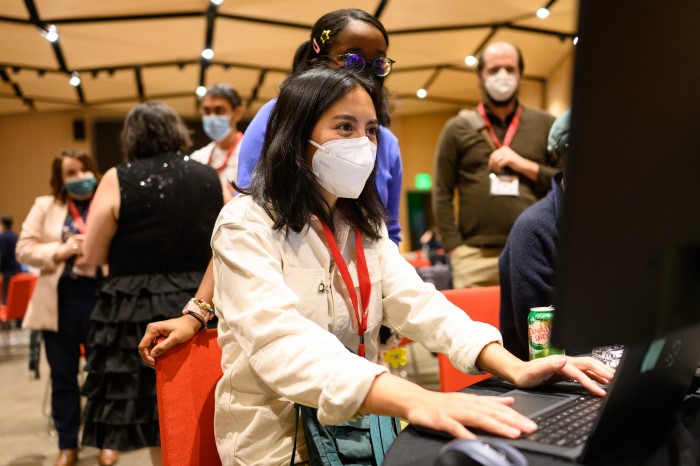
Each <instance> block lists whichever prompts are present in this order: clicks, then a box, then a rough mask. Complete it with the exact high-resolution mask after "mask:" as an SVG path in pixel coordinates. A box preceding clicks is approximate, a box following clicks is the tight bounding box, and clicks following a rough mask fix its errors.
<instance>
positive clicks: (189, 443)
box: [156, 329, 223, 466]
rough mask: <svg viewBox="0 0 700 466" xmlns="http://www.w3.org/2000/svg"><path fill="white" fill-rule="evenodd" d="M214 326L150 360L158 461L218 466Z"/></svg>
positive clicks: (217, 355)
mask: <svg viewBox="0 0 700 466" xmlns="http://www.w3.org/2000/svg"><path fill="white" fill-rule="evenodd" d="M216 335H217V333H216V330H215V329H212V330H207V331H206V332H201V333H198V334H197V335H196V336H195V337H194V338H193V339H192V340H190V341H189V342H187V343H183V344H181V345H178V346H176V347H174V348H171V349H170V350H169V351H168V352H167V353H165V354H164V355H163V356H160V357H159V358H157V359H156V361H157V362H156V394H157V396H158V419H159V422H160V442H161V448H162V455H163V465H164V466H198V465H200V466H220V465H221V460H220V459H219V454H218V452H217V451H216V442H215V440H214V390H215V388H216V383H217V382H218V381H219V379H220V378H221V376H222V375H223V373H222V372H221V349H220V348H219V345H218V343H217V342H216Z"/></svg>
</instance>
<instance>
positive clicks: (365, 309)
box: [322, 223, 372, 357]
mask: <svg viewBox="0 0 700 466" xmlns="http://www.w3.org/2000/svg"><path fill="white" fill-rule="evenodd" d="M322 225H323V232H324V233H325V234H326V240H328V247H329V248H330V250H331V255H332V256H333V260H334V261H335V263H336V265H337V266H338V271H339V272H340V276H341V277H343V281H344V282H345V287H346V288H347V289H348V294H349V295H350V301H352V307H353V309H354V310H355V317H356V318H357V335H358V336H359V337H360V345H359V346H358V348H357V354H358V355H359V356H361V357H365V332H366V331H367V316H368V315H369V296H370V294H371V293H372V283H371V282H370V280H369V270H368V269H367V260H366V259H365V249H364V248H363V247H362V237H361V236H360V230H358V229H357V228H355V255H356V256H357V278H358V280H359V281H360V298H361V299H362V314H360V308H359V306H358V304H357V293H356V292H355V285H354V284H353V283H352V278H350V272H349V271H348V265H347V264H346V263H345V259H343V255H342V254H341V253H340V249H338V243H336V242H335V237H334V236H333V232H332V231H331V229H330V228H329V227H328V225H326V224H325V223H323V224H322Z"/></svg>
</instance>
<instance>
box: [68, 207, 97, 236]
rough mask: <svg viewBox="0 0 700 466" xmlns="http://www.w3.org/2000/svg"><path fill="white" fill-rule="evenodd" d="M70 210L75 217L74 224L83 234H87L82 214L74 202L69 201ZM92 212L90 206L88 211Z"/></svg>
mask: <svg viewBox="0 0 700 466" xmlns="http://www.w3.org/2000/svg"><path fill="white" fill-rule="evenodd" d="M90 204H92V201H90ZM68 210H70V214H71V216H72V217H73V222H74V223H75V226H76V227H77V228H78V231H79V232H80V233H81V234H83V235H84V234H85V222H84V221H83V217H82V216H81V215H80V212H78V207H77V206H76V205H75V202H73V200H72V199H71V200H69V201H68ZM89 210H90V207H89V206H88V211H89Z"/></svg>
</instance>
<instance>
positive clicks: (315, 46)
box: [311, 38, 321, 55]
mask: <svg viewBox="0 0 700 466" xmlns="http://www.w3.org/2000/svg"><path fill="white" fill-rule="evenodd" d="M311 44H312V45H313V47H314V52H316V55H318V54H319V53H321V47H319V46H318V42H316V39H315V38H314V39H311Z"/></svg>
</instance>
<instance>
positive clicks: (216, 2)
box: [211, 0, 224, 5]
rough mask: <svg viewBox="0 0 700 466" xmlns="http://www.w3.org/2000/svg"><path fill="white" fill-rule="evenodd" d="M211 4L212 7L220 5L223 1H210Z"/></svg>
mask: <svg viewBox="0 0 700 466" xmlns="http://www.w3.org/2000/svg"><path fill="white" fill-rule="evenodd" d="M211 2H212V3H213V4H214V5H221V4H222V3H224V0H211Z"/></svg>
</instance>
